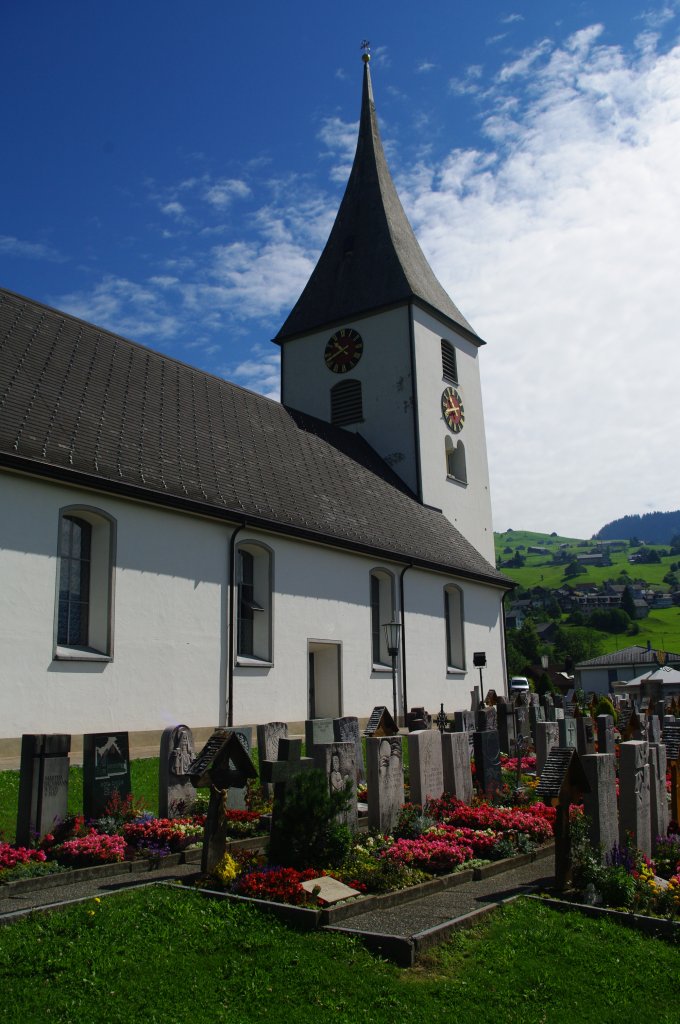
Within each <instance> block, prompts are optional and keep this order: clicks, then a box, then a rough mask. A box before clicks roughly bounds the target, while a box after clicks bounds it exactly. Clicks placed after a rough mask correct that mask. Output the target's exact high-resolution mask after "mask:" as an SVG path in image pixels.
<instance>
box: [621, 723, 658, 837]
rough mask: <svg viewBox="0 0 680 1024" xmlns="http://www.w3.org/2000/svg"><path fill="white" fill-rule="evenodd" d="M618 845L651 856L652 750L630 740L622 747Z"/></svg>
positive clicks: (644, 742) (642, 742) (644, 743)
mask: <svg viewBox="0 0 680 1024" xmlns="http://www.w3.org/2000/svg"><path fill="white" fill-rule="evenodd" d="M619 751H620V756H619V841H620V843H621V844H622V845H623V844H624V843H626V842H627V835H628V833H629V832H630V833H632V836H633V842H634V844H635V845H636V846H637V847H638V849H639V850H642V852H643V853H646V854H647V856H648V857H651V855H652V826H651V810H650V805H649V763H648V762H649V746H648V744H647V741H646V740H627V741H626V742H625V743H621V744H620V746H619Z"/></svg>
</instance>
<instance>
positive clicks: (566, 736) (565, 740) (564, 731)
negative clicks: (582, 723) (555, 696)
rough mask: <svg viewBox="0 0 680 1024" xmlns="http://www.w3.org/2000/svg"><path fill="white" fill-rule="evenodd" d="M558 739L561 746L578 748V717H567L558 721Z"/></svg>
mask: <svg viewBox="0 0 680 1024" xmlns="http://www.w3.org/2000/svg"><path fill="white" fill-rule="evenodd" d="M557 739H558V743H559V745H560V746H561V747H573V748H574V750H576V748H577V745H578V744H577V741H576V719H575V718H571V717H565V718H562V719H560V721H558V723H557Z"/></svg>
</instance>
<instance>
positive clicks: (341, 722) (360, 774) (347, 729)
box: [333, 716, 366, 785]
mask: <svg viewBox="0 0 680 1024" xmlns="http://www.w3.org/2000/svg"><path fill="white" fill-rule="evenodd" d="M333 737H334V739H335V742H336V743H353V744H354V760H355V764H356V773H357V774H356V783H357V785H360V784H361V783H362V782H365V781H366V772H365V771H364V748H363V744H362V742H361V733H360V732H359V719H358V718H354V717H353V716H349V717H345V718H334V719H333Z"/></svg>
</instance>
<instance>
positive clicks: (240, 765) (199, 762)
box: [187, 728, 257, 874]
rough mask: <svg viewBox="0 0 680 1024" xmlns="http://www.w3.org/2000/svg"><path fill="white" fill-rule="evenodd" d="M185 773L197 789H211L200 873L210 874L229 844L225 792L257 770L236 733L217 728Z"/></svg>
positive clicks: (231, 730) (240, 783)
mask: <svg viewBox="0 0 680 1024" xmlns="http://www.w3.org/2000/svg"><path fill="white" fill-rule="evenodd" d="M187 774H188V775H189V776H190V777H191V781H192V783H193V784H194V786H195V787H196V788H197V789H200V788H202V787H204V786H209V787H210V801H209V803H208V813H207V815H206V819H205V827H204V831H203V852H202V856H201V871H202V872H203V873H204V874H212V873H213V871H214V869H215V866H216V865H217V864H218V863H219V861H220V860H221V859H222V857H223V856H224V853H225V850H226V846H227V841H228V836H227V820H226V817H225V811H226V809H227V803H226V797H227V791H228V790H229V789H230V788H233V787H234V785H242V784H243V781H244V780H245V779H254V778H256V776H257V771H256V770H255V765H254V764H253V762H252V761H251V759H250V754H249V753H248V752H247V750H246V749H245V747H244V746H243V743H242V742H241V739H240V737H239V736H238V735H237V734H236V732H235V731H234V730H233V729H225V728H219V729H215V731H214V732H213V734H212V736H210V738H209V739H208V741H207V743H206V744H205V746H204V747H203V749H202V750H201V752H200V753H199V755H198V757H195V758H194V760H193V761H192V762H191V764H190V765H189V768H188V772H187Z"/></svg>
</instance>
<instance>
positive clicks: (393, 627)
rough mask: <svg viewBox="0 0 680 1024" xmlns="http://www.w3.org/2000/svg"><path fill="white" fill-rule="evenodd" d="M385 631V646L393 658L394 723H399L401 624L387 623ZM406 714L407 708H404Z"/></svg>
mask: <svg viewBox="0 0 680 1024" xmlns="http://www.w3.org/2000/svg"><path fill="white" fill-rule="evenodd" d="M383 629H384V630H385V644H386V645H387V653H388V654H389V655H390V657H391V658H392V707H393V710H394V721H395V722H396V721H397V655H398V654H399V639H400V636H401V623H400V622H396V621H394V622H386V623H385V624H384V625H383ZM404 714H406V708H404Z"/></svg>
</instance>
